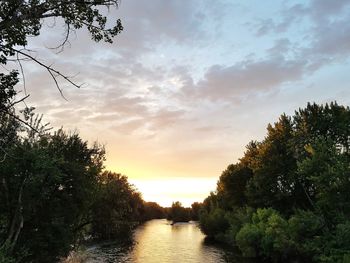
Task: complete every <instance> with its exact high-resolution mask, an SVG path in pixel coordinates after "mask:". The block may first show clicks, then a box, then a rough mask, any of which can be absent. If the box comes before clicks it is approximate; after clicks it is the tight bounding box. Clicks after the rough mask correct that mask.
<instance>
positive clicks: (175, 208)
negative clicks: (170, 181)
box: [167, 201, 191, 223]
mask: <svg viewBox="0 0 350 263" xmlns="http://www.w3.org/2000/svg"><path fill="white" fill-rule="evenodd" d="M167 219H168V220H172V221H173V223H176V222H188V221H190V219H191V218H190V209H188V208H185V207H183V206H182V204H181V203H180V202H178V201H177V202H173V204H172V205H171V208H170V211H169V213H168V218H167Z"/></svg>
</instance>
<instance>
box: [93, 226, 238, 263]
mask: <svg viewBox="0 0 350 263" xmlns="http://www.w3.org/2000/svg"><path fill="white" fill-rule="evenodd" d="M88 254H89V255H90V257H89V260H88V263H119V262H120V263H121V262H124V263H221V262H222V263H224V262H233V261H231V260H230V261H228V259H227V253H226V252H225V250H224V249H222V248H220V247H218V246H214V245H210V244H207V242H205V236H204V235H203V234H202V233H201V231H200V230H199V228H198V226H197V224H196V223H192V222H190V223H177V224H175V225H171V224H170V221H167V220H165V219H159V220H151V221H148V222H146V223H145V224H143V225H141V226H139V227H138V228H137V229H136V231H135V233H134V244H133V245H131V246H129V247H122V246H120V245H116V244H111V243H109V244H98V245H94V246H91V247H89V248H88ZM236 262H237V261H236Z"/></svg>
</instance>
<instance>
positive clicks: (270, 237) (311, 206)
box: [200, 103, 350, 262]
mask: <svg viewBox="0 0 350 263" xmlns="http://www.w3.org/2000/svg"><path fill="white" fill-rule="evenodd" d="M349 142H350V109H349V107H343V106H339V105H338V104H336V103H331V104H326V105H324V106H323V105H317V104H308V105H307V107H306V108H305V109H299V110H298V111H296V112H295V115H294V116H292V117H289V116H287V115H285V114H283V115H281V117H280V118H279V120H278V121H277V122H276V123H275V124H274V125H268V128H267V136H266V137H265V138H264V140H263V141H261V142H256V141H252V142H251V143H250V144H248V146H247V151H246V152H245V154H244V156H243V157H242V158H241V159H240V160H239V162H238V163H237V164H234V165H229V166H228V168H227V169H226V170H225V171H224V172H223V173H222V175H221V177H220V178H219V181H218V184H217V190H216V192H215V193H211V195H210V196H209V197H207V198H206V199H205V200H204V202H203V211H204V212H202V213H201V214H200V225H201V229H202V231H203V232H204V233H205V234H206V235H208V236H211V237H214V238H215V239H217V240H219V241H221V242H225V243H228V244H230V245H232V246H238V247H239V249H240V250H241V252H242V254H243V255H244V256H247V257H258V258H260V259H270V260H273V261H275V262H289V261H293V260H297V261H302V262H304V261H307V262H343V261H344V262H345V261H346V260H347V258H348V257H349V254H350V247H349V242H348V240H350V239H349V237H348V234H349V230H348V226H349V223H350V221H349V216H350V214H349V213H350V212H349V211H350V192H349V189H350V181H349V177H350V173H349V172H350V169H349V168H350V154H349ZM227 222H228V223H227ZM227 224H228V225H227Z"/></svg>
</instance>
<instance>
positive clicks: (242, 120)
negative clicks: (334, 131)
mask: <svg viewBox="0 0 350 263" xmlns="http://www.w3.org/2000/svg"><path fill="white" fill-rule="evenodd" d="M106 14H107V16H108V19H109V21H110V23H113V21H115V19H117V18H120V19H121V21H122V23H123V26H124V31H123V32H122V33H121V34H120V35H118V36H117V37H116V38H115V40H114V43H113V44H108V43H94V42H93V41H92V40H91V39H90V37H89V35H88V34H87V32H86V30H80V31H76V32H72V34H71V35H70V38H69V43H68V44H67V45H66V47H65V49H64V50H63V52H60V53H59V54H56V53H57V50H54V49H51V47H54V46H57V44H58V43H60V41H62V39H64V28H63V27H62V23H61V22H60V21H59V20H57V21H53V20H45V21H44V24H43V28H42V31H41V35H40V36H39V37H33V38H31V39H30V41H29V44H28V48H30V49H31V50H33V51H35V53H33V54H35V56H36V58H38V59H40V60H41V61H42V62H45V63H48V64H53V66H54V67H55V68H56V69H58V70H59V71H61V72H62V73H64V74H67V75H69V76H74V78H73V79H74V81H75V82H76V83H78V84H81V83H84V85H83V87H82V88H80V89H77V88H75V87H74V86H72V85H69V83H67V82H65V81H64V80H62V79H61V80H60V82H59V83H60V86H61V88H62V89H63V92H64V96H65V97H66V98H67V101H66V100H64V99H63V98H62V97H61V96H60V94H59V92H58V90H57V89H56V87H55V84H54V82H53V80H52V79H51V78H50V76H49V74H48V73H47V71H45V70H44V69H43V68H41V67H38V66H37V65H35V64H33V63H25V64H24V65H23V67H24V72H25V80H26V81H25V82H26V87H25V89H26V92H27V93H28V94H30V97H29V99H28V100H27V104H29V105H31V106H35V107H36V108H37V112H38V113H43V114H44V119H45V120H46V121H48V122H50V124H51V126H52V127H55V128H60V127H63V128H64V129H66V130H71V131H78V132H79V133H80V134H81V136H82V137H83V138H84V139H86V140H88V141H89V142H91V143H92V142H93V141H98V142H99V143H101V144H103V145H105V147H106V151H107V161H106V169H109V170H112V171H115V172H119V173H122V174H125V175H127V176H128V177H129V180H130V181H131V182H132V183H133V184H134V185H135V186H136V187H137V188H138V189H139V190H140V191H141V192H142V194H143V197H144V199H145V200H147V201H156V202H158V203H160V204H161V205H163V206H169V205H171V202H172V201H177V200H178V201H180V202H182V203H183V204H184V205H186V206H189V205H190V204H191V203H192V202H194V201H202V200H203V199H204V198H205V197H206V196H207V195H208V194H209V192H210V191H214V190H215V188H216V182H217V180H218V178H219V176H220V174H221V172H222V171H223V170H224V169H225V168H226V167H227V166H228V165H229V164H231V163H235V162H237V160H238V159H239V158H240V157H242V156H243V154H244V151H245V145H247V144H248V143H249V141H251V140H262V139H263V138H264V136H265V134H266V127H267V124H268V123H273V122H275V121H277V119H278V117H279V115H281V114H282V113H286V114H288V115H292V114H293V113H294V111H295V110H296V109H298V108H300V107H301V108H302V107H305V106H306V104H307V102H316V103H326V102H331V101H337V102H338V103H339V104H343V105H350V88H349V83H350V74H349V72H350V64H349V62H350V34H349V32H350V1H349V0H336V1H334V0H309V1H296V0H293V1H291V0H290V1H288V0H286V1H282V0H266V1H260V0H245V1H242V0H241V1H237V0H217V1H209V0H147V1H145V0H123V1H121V3H120V5H119V7H118V8H117V9H111V10H110V11H109V12H106ZM18 89H19V90H21V89H22V90H23V85H22V84H21V85H19V87H18ZM22 94H23V93H22Z"/></svg>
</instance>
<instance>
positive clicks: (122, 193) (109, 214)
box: [91, 171, 143, 239]
mask: <svg viewBox="0 0 350 263" xmlns="http://www.w3.org/2000/svg"><path fill="white" fill-rule="evenodd" d="M98 180H99V181H98V182H99V184H98V189H97V196H96V199H95V201H94V204H93V208H92V211H91V233H92V235H93V236H94V237H95V238H98V239H112V238H119V239H124V238H129V237H130V234H131V230H132V229H133V227H134V226H135V225H136V224H137V222H138V220H140V211H141V209H142V206H143V200H142V199H141V196H140V194H139V193H138V192H137V191H136V190H135V189H134V187H133V186H132V185H130V184H129V182H128V180H127V177H126V176H123V175H120V174H117V173H113V172H108V171H105V172H103V173H102V174H101V175H100V176H99V179H98Z"/></svg>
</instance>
